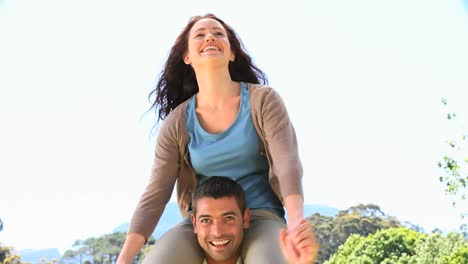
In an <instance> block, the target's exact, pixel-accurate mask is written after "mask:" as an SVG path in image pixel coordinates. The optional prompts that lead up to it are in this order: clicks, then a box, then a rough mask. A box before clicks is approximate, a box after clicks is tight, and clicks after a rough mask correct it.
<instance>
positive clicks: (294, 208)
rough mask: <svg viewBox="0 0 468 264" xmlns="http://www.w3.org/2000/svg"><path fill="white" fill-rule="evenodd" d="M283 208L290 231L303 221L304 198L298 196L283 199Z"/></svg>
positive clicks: (293, 195)
mask: <svg viewBox="0 0 468 264" xmlns="http://www.w3.org/2000/svg"><path fill="white" fill-rule="evenodd" d="M284 207H285V208H286V212H287V215H288V219H287V221H288V229H289V230H291V229H292V228H294V227H295V226H297V224H298V223H299V222H300V221H301V220H302V219H304V198H303V197H302V195H300V194H291V195H288V196H286V197H284Z"/></svg>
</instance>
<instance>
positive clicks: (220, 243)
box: [211, 239, 229, 246]
mask: <svg viewBox="0 0 468 264" xmlns="http://www.w3.org/2000/svg"><path fill="white" fill-rule="evenodd" d="M211 243H212V244H213V245H215V246H223V245H226V244H227V243H229V240H227V239H226V240H218V241H211Z"/></svg>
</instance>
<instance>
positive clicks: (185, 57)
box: [184, 54, 192, 65]
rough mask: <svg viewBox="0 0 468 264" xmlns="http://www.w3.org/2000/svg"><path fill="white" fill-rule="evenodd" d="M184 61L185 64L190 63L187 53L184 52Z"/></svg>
mask: <svg viewBox="0 0 468 264" xmlns="http://www.w3.org/2000/svg"><path fill="white" fill-rule="evenodd" d="M184 62H185V64H187V65H190V64H191V63H192V62H191V61H190V58H189V56H188V54H186V55H185V56H184Z"/></svg>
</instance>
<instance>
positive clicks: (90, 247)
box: [62, 232, 155, 264]
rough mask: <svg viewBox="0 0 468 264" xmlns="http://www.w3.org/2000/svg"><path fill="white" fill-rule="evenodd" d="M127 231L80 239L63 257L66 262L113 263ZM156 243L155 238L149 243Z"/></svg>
mask: <svg viewBox="0 0 468 264" xmlns="http://www.w3.org/2000/svg"><path fill="white" fill-rule="evenodd" d="M125 238H126V233H123V232H116V233H112V234H106V235H103V236H100V237H91V238H87V239H85V240H78V241H76V242H75V243H74V244H73V248H72V249H70V250H67V251H66V252H65V253H64V255H63V257H62V262H64V263H68V262H71V263H76V262H79V263H80V264H86V263H87V262H89V263H92V264H111V263H115V262H116V260H117V258H118V256H119V253H120V250H121V249H122V247H123V244H124V242H125ZM154 243H155V240H154V238H151V239H150V240H149V241H148V243H147V245H152V244H154ZM141 254H142V251H140V252H139V254H138V255H137V257H136V260H135V262H137V261H138V260H139V259H140V258H141Z"/></svg>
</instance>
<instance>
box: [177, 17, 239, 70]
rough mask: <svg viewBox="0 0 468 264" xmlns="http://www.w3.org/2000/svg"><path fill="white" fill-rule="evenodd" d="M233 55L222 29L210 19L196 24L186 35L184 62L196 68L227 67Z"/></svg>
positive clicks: (216, 22)
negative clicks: (206, 65)
mask: <svg viewBox="0 0 468 264" xmlns="http://www.w3.org/2000/svg"><path fill="white" fill-rule="evenodd" d="M233 60H234V53H233V52H232V51H231V45H230V44H229V39H228V37H227V33H226V30H225V29H224V27H223V26H222V25H221V23H219V22H218V21H216V20H215V19H211V18H204V19H201V20H200V21H198V22H196V23H195V24H194V25H193V27H192V29H191V30H190V32H189V33H188V50H187V53H186V54H185V56H184V62H185V63H186V64H191V65H192V67H194V68H196V67H198V66H200V65H205V64H207V63H208V64H211V63H216V64H221V65H226V66H227V65H228V64H229V61H233Z"/></svg>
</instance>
